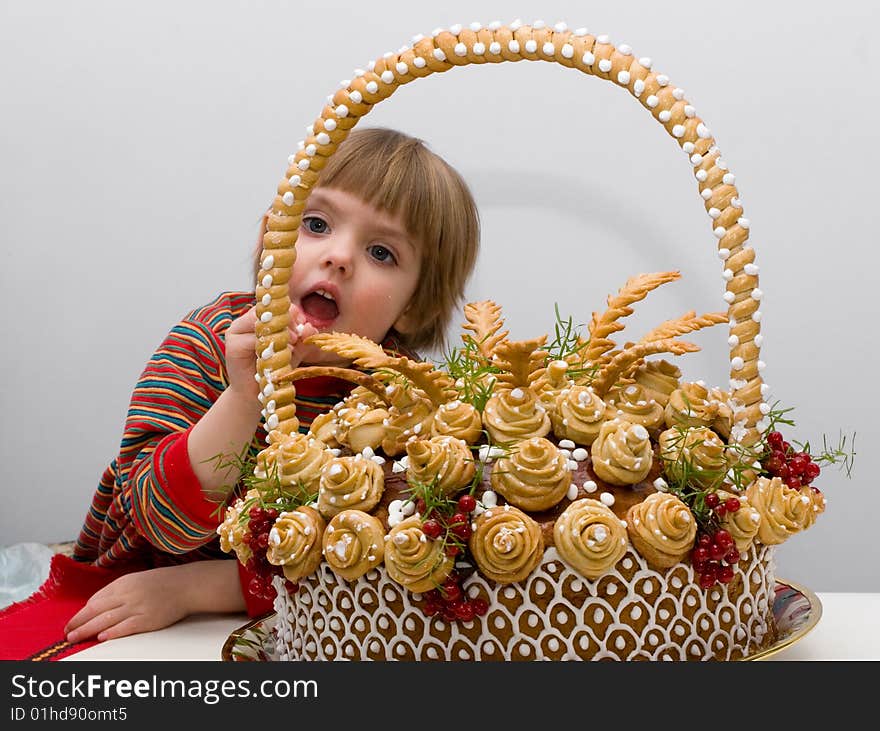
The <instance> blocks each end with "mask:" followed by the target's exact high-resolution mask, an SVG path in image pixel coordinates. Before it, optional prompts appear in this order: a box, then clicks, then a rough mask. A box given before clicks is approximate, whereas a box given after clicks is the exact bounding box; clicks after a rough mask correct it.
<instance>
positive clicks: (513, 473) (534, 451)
mask: <svg viewBox="0 0 880 731" xmlns="http://www.w3.org/2000/svg"><path fill="white" fill-rule="evenodd" d="M490 481H491V483H492V488H493V489H494V490H495V492H498V493H500V494H501V495H503V496H504V498H505V499H506V500H507V502H509V503H511V504H512V505H514V506H515V507H517V508H520V509H521V510H528V511H539V510H547V509H548V508H552V507H553V506H554V505H556V504H557V503H558V502H559V501H560V500H562V498H564V497H565V494H566V492H568V487H569V485H571V470H569V469H568V460H566V459H565V456H564V455H563V454H562V452H560V451H559V448H558V447H557V446H556V445H555V444H553V442H551V441H549V440H548V439H545V438H544V437H532V438H531V439H526V440H525V441H523V442H520V443H519V444H517V445H516V449H515V451H514V452H513V453H512V454H510V455H508V456H504V457H500V458H499V459H498V460H497V461H496V462H495V464H494V465H493V466H492V475H491V478H490Z"/></svg>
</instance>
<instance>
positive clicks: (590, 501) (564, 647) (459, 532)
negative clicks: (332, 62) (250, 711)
mask: <svg viewBox="0 0 880 731" xmlns="http://www.w3.org/2000/svg"><path fill="white" fill-rule="evenodd" d="M523 60H528V61H543V62H550V63H555V64H559V65H561V66H564V67H568V68H574V69H577V70H579V71H581V72H582V73H584V74H585V75H588V76H594V77H597V78H600V79H604V80H606V81H608V82H609V83H611V84H615V85H616V86H619V87H621V88H622V89H623V90H625V91H626V92H628V93H629V94H630V95H631V96H632V97H633V99H634V100H635V101H636V102H637V103H639V104H641V105H642V106H643V107H644V108H645V109H646V110H647V112H648V113H649V114H650V115H651V116H652V117H653V118H654V119H655V120H656V121H657V122H659V123H660V124H661V125H662V126H663V127H664V129H665V130H666V132H667V133H668V134H669V136H670V138H671V139H672V141H673V142H674V143H675V144H677V145H678V146H679V148H680V149H681V150H682V152H683V153H684V154H685V155H687V157H688V159H689V160H690V163H691V165H692V168H693V175H694V179H695V181H696V185H697V192H698V193H699V196H700V198H701V199H702V203H703V206H704V207H705V210H706V212H707V214H708V217H709V222H710V226H711V234H712V244H713V246H714V248H715V250H716V255H717V257H718V259H719V265H720V267H721V271H722V273H723V281H724V300H725V301H726V303H727V310H726V312H715V313H707V314H703V315H697V314H696V313H695V312H689V313H687V314H686V315H684V316H683V317H680V318H677V319H673V320H666V321H664V322H658V323H657V326H656V327H655V328H654V329H653V330H651V331H650V332H648V333H647V334H644V335H642V336H641V337H640V338H638V339H635V338H629V337H627V338H624V337H622V336H621V335H620V333H621V331H622V330H623V329H624V326H623V324H622V323H621V321H622V320H623V319H625V318H626V317H627V316H628V315H630V314H631V313H632V312H633V309H634V306H635V305H636V304H637V303H638V302H640V301H642V300H644V299H645V298H646V297H647V295H648V294H649V293H650V292H651V291H653V290H655V289H656V288H658V287H660V286H662V285H663V284H665V283H668V282H671V281H673V280H675V279H677V278H678V272H675V271H669V272H655V273H645V274H638V275H636V276H633V277H632V278H631V279H629V280H628V281H626V282H625V283H623V285H622V286H621V287H620V288H619V289H617V290H616V292H614V293H611V294H609V295H608V296H607V306H606V308H605V309H604V310H601V309H600V310H599V311H596V312H593V314H592V319H591V320H590V323H589V326H588V328H587V331H586V332H583V333H574V332H567V333H566V334H565V336H564V337H561V338H560V337H558V331H557V338H556V339H555V340H553V341H549V340H550V339H549V337H548V335H539V336H537V337H535V338H533V339H529V340H522V341H514V340H511V339H510V338H509V337H508V331H507V330H505V329H504V319H503V316H502V312H501V309H500V308H499V307H498V306H497V305H496V304H495V303H494V302H493V301H491V300H485V301H480V302H472V303H469V304H468V305H467V306H466V307H465V308H464V312H463V320H464V322H463V327H462V335H461V346H460V347H458V348H456V349H455V350H454V351H453V355H452V356H451V357H450V358H449V360H448V361H447V362H446V363H445V364H443V365H434V364H432V363H428V362H416V361H413V360H410V359H408V358H406V357H403V356H400V355H397V354H390V353H387V352H385V351H384V350H383V349H382V348H381V347H379V346H378V345H376V344H375V343H372V342H371V341H368V340H365V339H363V338H360V337H358V336H354V335H345V334H341V333H320V334H318V335H316V336H313V338H312V341H313V342H314V343H317V344H319V345H320V346H321V347H322V348H325V349H327V350H329V351H332V352H335V353H336V354H338V355H340V356H343V357H344V358H346V359H347V360H350V361H351V362H352V364H353V367H352V368H351V369H336V368H297V369H293V368H291V349H290V342H289V335H288V326H289V319H288V312H289V309H290V299H289V297H288V280H289V278H290V275H291V267H292V265H293V263H294V260H295V257H296V242H297V234H298V231H299V229H300V224H301V214H302V212H303V210H304V207H305V205H306V201H307V199H308V197H309V195H310V193H311V191H312V190H313V188H314V187H315V185H316V184H317V183H318V181H319V178H320V173H321V170H322V169H323V167H324V165H325V164H326V161H327V160H328V158H329V157H330V156H331V155H333V154H334V152H335V151H336V149H337V148H338V146H339V145H340V143H342V142H343V141H344V140H345V139H346V137H347V135H348V134H349V132H350V131H351V130H352V129H353V128H354V127H355V125H356V124H357V123H358V122H359V121H360V119H361V118H362V117H364V116H365V115H366V114H367V113H368V112H369V111H370V110H371V109H372V108H373V106H374V105H376V104H378V103H379V102H382V101H383V100H385V99H387V98H388V97H390V96H391V95H392V94H393V93H394V92H395V91H397V89H398V88H399V87H401V86H403V85H404V84H408V83H410V82H413V81H416V80H417V79H419V78H421V77H425V76H429V75H431V74H434V73H437V72H444V71H449V70H451V69H454V68H456V67H459V66H466V65H469V64H494V63H503V62H508V61H523ZM329 99H330V101H329V102H328V104H327V105H326V106H325V107H324V108H323V110H321V112H320V115H319V116H318V117H317V119H315V121H314V122H313V123H312V124H311V125H310V126H309V127H308V130H307V137H306V138H305V139H304V140H303V142H302V143H301V145H300V149H299V150H298V151H297V152H296V153H295V154H293V155H291V157H290V158H289V165H288V168H287V170H286V172H285V174H284V177H283V179H282V180H281V182H280V184H279V186H278V195H277V197H276V198H275V199H274V201H273V203H272V208H271V211H270V214H269V216H268V225H267V230H266V231H265V233H264V235H263V238H262V254H261V270H260V271H259V274H258V277H257V282H256V301H257V315H258V320H259V322H258V324H257V336H258V337H257V349H256V350H257V353H256V354H257V377H258V380H259V384H260V391H261V393H260V401H261V403H262V406H263V415H264V418H265V421H266V426H267V432H268V443H267V444H266V445H265V447H264V448H263V449H262V451H261V452H260V454H259V455H258V457H257V462H256V465H252V467H251V470H252V474H249V475H248V476H247V479H246V483H247V487H248V489H247V492H246V494H244V495H240V496H239V497H238V498H237V499H236V500H235V501H234V502H231V503H230V504H228V505H227V507H226V509H225V516H224V520H223V523H222V524H221V525H220V526H219V528H218V533H219V534H220V539H221V545H222V547H223V549H224V550H226V551H234V552H235V554H236V556H237V558H238V559H239V560H240V561H241V562H242V563H245V564H247V565H248V566H249V567H250V568H251V569H252V570H253V571H254V572H255V573H256V574H257V576H258V580H257V584H259V583H260V581H262V582H263V585H262V587H261V586H257V587H256V590H257V591H263V592H264V593H272V594H274V595H275V596H276V598H275V615H274V620H273V621H274V630H273V642H274V643H275V649H276V651H277V656H278V657H280V658H282V659H292V660H455V661H460V660H538V659H551V660H600V659H616V660H637V659H639V660H640V659H644V660H664V659H671V660H707V659H720V660H730V659H740V658H743V657H747V656H749V655H752V654H754V653H755V652H758V651H760V650H761V649H762V648H766V647H767V646H768V645H770V644H771V643H773V642H774V639H775V636H776V627H775V624H774V616H773V607H772V604H773V592H774V582H775V576H774V568H775V567H774V556H773V554H774V547H775V546H776V545H778V544H780V543H782V542H783V541H785V540H786V539H787V538H788V537H790V536H791V535H793V534H795V533H797V532H799V531H802V530H804V529H806V528H808V527H809V526H810V525H811V524H812V523H813V522H814V521H815V520H816V518H817V516H818V515H819V514H820V513H821V512H822V511H823V509H824V503H825V501H824V497H823V495H822V493H821V492H820V491H819V490H818V489H817V488H816V487H815V485H814V484H812V483H813V481H814V480H815V478H816V477H817V476H818V473H819V468H818V465H817V463H816V462H815V461H813V459H811V456H810V455H809V453H808V452H806V451H798V450H797V449H796V448H795V447H793V446H792V445H790V444H789V443H788V442H786V441H785V440H784V439H783V437H782V435H781V433H780V432H779V431H777V430H776V429H775V425H776V423H777V422H776V420H775V418H774V412H773V411H772V410H771V408H770V406H769V405H768V404H767V402H766V401H765V399H766V396H767V393H766V387H765V386H764V384H763V383H762V377H761V370H762V366H763V364H762V362H761V360H760V350H761V334H760V330H761V309H760V306H761V290H760V289H759V287H758V266H757V265H756V264H755V251H754V249H753V248H752V247H751V246H750V245H749V221H748V219H747V218H746V217H745V214H744V211H743V208H742V204H741V201H740V197H739V193H738V190H737V187H736V182H735V178H734V175H733V173H732V172H731V171H730V170H729V169H728V167H727V165H726V164H725V163H724V161H723V159H722V157H721V152H720V151H719V149H718V147H717V145H716V144H715V140H714V139H713V136H712V133H711V131H710V129H709V127H708V126H707V124H706V123H705V122H704V121H703V120H702V119H701V118H700V117H699V116H698V115H697V113H696V111H695V110H694V108H693V106H691V104H690V103H689V102H688V100H687V99H686V98H685V96H684V94H683V92H682V91H681V90H680V89H679V88H678V87H676V86H675V85H674V84H672V83H671V82H670V81H669V79H668V78H667V77H666V76H665V75H664V74H662V73H660V72H659V71H657V70H655V69H654V68H653V64H652V62H651V60H650V59H648V58H643V57H639V56H637V55H635V54H634V53H633V50H632V49H631V48H629V47H628V46H626V45H615V44H613V43H611V42H610V41H609V39H608V37H607V36H603V35H594V34H592V33H590V32H588V31H587V30H586V29H583V28H579V29H569V28H568V27H567V26H566V25H565V24H563V23H559V24H556V25H554V26H548V25H545V24H543V23H540V22H536V23H533V24H531V25H527V24H522V23H519V22H515V23H512V24H510V25H503V24H501V23H497V22H495V23H491V24H489V25H485V26H484V25H480V24H471V25H469V26H453V27H451V28H449V29H438V30H436V31H434V32H433V33H431V34H430V35H429V36H421V35H420V36H416V37H415V38H413V39H412V41H411V43H410V44H409V45H407V46H405V47H404V48H402V49H401V50H400V51H399V52H397V53H387V54H385V55H383V56H382V57H380V58H378V59H376V61H375V62H373V63H371V64H369V66H368V67H367V68H366V69H364V70H360V69H359V70H357V71H355V73H354V77H353V78H352V80H351V81H350V82H347V85H345V86H344V87H343V88H340V89H338V90H337V91H336V92H335V93H334V94H333V96H332V97H330V98H329ZM604 294H605V293H603V295H604ZM725 323H726V326H727V328H728V332H729V340H728V343H729V360H730V380H729V382H728V384H727V385H726V386H724V387H711V386H707V385H705V384H704V383H703V382H702V381H696V382H690V381H685V380H683V379H682V376H681V371H680V369H679V368H678V366H677V365H675V364H674V363H673V362H671V361H670V360H669V359H673V360H674V359H675V358H676V357H678V356H682V355H685V354H687V353H689V352H693V351H695V350H697V349H698V348H697V346H696V345H694V344H692V343H690V342H688V341H687V340H686V339H684V338H685V336H687V334H688V333H693V332H696V331H698V330H700V329H703V328H706V327H713V326H716V325H724V324H725ZM316 374H321V375H335V376H339V377H343V378H347V379H349V380H351V381H352V382H353V383H354V384H355V386H354V390H353V391H352V392H351V395H350V396H348V397H346V398H345V399H344V400H343V401H341V402H340V403H338V404H337V405H336V406H334V407H333V408H332V409H331V410H329V411H328V412H327V413H325V414H323V415H321V416H319V417H317V418H316V419H315V421H314V422H313V423H312V426H311V430H310V431H309V433H308V434H302V433H300V431H299V421H298V419H297V414H296V404H295V401H294V396H295V393H296V383H297V380H299V379H301V378H304V377H308V376H313V375H316Z"/></svg>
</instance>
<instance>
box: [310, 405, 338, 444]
mask: <svg viewBox="0 0 880 731" xmlns="http://www.w3.org/2000/svg"><path fill="white" fill-rule="evenodd" d="M338 433H339V421H338V419H337V417H336V412H335V411H332V410H331V411H326V412H324V413H323V414H318V415H317V416H316V417H315V418H314V419H313V420H312V425H311V426H310V427H309V436H311V437H314V438H315V439H317V440H318V441H319V442H322V443H323V444H325V445H326V446H327V447H328V448H329V449H336V448H337V447H340V446H342V445H341V444H340V443H339V440H338V439H337V438H336V436H337V434H338Z"/></svg>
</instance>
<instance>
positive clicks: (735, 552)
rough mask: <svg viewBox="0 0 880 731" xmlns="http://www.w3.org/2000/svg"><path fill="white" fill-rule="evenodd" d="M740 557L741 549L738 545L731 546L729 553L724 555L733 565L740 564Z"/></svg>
mask: <svg viewBox="0 0 880 731" xmlns="http://www.w3.org/2000/svg"><path fill="white" fill-rule="evenodd" d="M739 559H740V556H739V549H738V548H737V547H736V546H734V547H733V548H731V549H730V550H729V551H728V552H727V555H726V556H725V557H724V560H725V561H727V563H729V564H730V565H731V566H733V565H734V564H738V563H739Z"/></svg>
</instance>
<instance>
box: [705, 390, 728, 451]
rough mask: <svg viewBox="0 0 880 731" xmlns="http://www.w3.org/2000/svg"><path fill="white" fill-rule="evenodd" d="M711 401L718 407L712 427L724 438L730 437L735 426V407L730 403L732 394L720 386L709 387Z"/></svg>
mask: <svg viewBox="0 0 880 731" xmlns="http://www.w3.org/2000/svg"><path fill="white" fill-rule="evenodd" d="M709 403H711V404H713V405H714V406H716V407H717V409H718V413H717V414H716V416H715V420H714V421H713V422H712V428H713V429H714V430H715V431H717V432H718V433H719V434H720V435H721V436H722V437H723V438H724V439H728V438H729V437H730V431H731V429H732V428H733V408H732V407H731V405H730V404H731V399H730V394H729V393H727V392H726V391H722V390H721V389H720V388H712V389H709Z"/></svg>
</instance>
